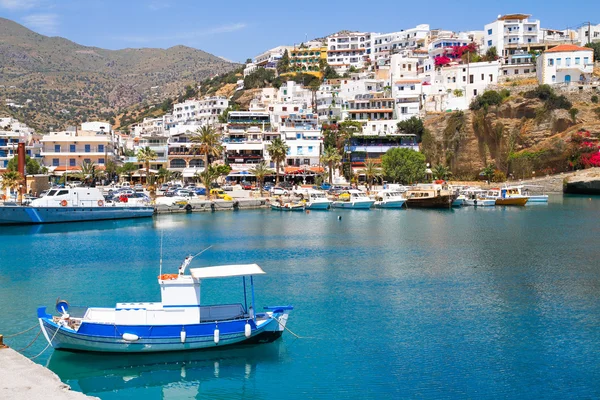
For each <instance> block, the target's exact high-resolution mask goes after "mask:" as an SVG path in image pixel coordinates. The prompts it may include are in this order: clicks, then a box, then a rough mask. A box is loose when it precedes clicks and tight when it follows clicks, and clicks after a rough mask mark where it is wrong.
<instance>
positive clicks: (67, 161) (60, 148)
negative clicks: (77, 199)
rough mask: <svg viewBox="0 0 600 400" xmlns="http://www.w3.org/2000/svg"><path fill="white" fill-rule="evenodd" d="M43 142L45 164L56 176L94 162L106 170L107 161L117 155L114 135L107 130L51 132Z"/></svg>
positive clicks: (42, 152)
mask: <svg viewBox="0 0 600 400" xmlns="http://www.w3.org/2000/svg"><path fill="white" fill-rule="evenodd" d="M86 126H90V125H86ZM92 126H93V125H92ZM40 143H41V146H42V148H41V152H40V155H41V156H42V157H43V160H44V161H43V162H44V165H46V166H47V167H48V168H49V170H50V171H51V172H53V174H54V175H62V174H63V173H64V172H65V171H67V170H69V171H71V170H73V171H76V170H79V169H80V167H81V165H82V164H83V163H94V164H95V165H96V166H97V167H99V168H101V169H103V168H104V166H105V165H106V162H107V161H108V160H110V159H115V157H116V155H117V154H116V152H115V146H114V138H113V135H112V133H110V130H104V129H102V130H97V131H87V130H77V129H73V130H67V131H62V132H50V133H49V134H47V135H44V136H42V138H41V139H40Z"/></svg>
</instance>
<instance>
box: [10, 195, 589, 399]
mask: <svg viewBox="0 0 600 400" xmlns="http://www.w3.org/2000/svg"><path fill="white" fill-rule="evenodd" d="M338 215H340V216H342V219H341V220H338V218H337V216H338ZM599 215H600V199H589V198H587V197H568V198H564V199H563V198H562V197H560V196H559V197H555V198H552V199H551V203H550V204H547V205H531V206H527V207H525V208H491V209H486V208H479V209H473V208H464V209H458V210H453V211H435V210H401V211H396V210H372V211H345V210H338V211H333V212H332V211H330V212H311V213H310V214H304V213H279V212H272V211H269V210H265V211H244V212H231V213H228V212H219V213H214V214H210V213H206V214H194V215H165V216H160V217H157V218H156V219H155V220H148V221H120V222H102V223H98V222H94V223H79V224H66V225H54V226H44V227H11V228H7V227H3V228H0V288H1V292H0V293H1V294H0V296H1V304H2V306H1V307H0V332H1V333H4V334H5V335H8V334H11V333H13V332H17V331H20V330H24V329H26V328H28V327H30V326H32V325H33V324H35V323H36V319H35V310H36V307H37V306H38V305H48V306H49V307H52V306H53V304H54V302H55V300H56V298H57V297H59V296H60V297H62V298H65V299H67V300H68V301H69V302H70V303H71V304H77V305H94V306H114V303H115V302H117V301H155V300H158V299H159V293H158V287H157V283H156V276H157V274H158V259H159V250H158V248H159V242H160V232H161V231H163V232H164V271H165V272H175V270H176V268H177V266H178V265H179V263H180V261H181V260H182V258H183V257H184V256H185V255H187V254H188V253H196V252H198V251H200V250H202V249H204V248H205V247H207V246H209V245H213V248H211V249H210V250H209V251H207V252H206V253H204V254H203V255H202V256H201V258H200V259H198V260H195V261H194V263H193V265H192V266H205V265H214V264H228V263H247V262H256V263H258V264H259V265H261V266H262V267H263V268H264V269H265V271H267V275H265V276H262V277H259V278H258V279H257V295H256V297H257V304H260V305H261V306H262V305H273V304H287V303H290V304H293V305H294V306H295V307H296V309H295V310H294V311H293V312H292V314H291V317H290V321H289V325H288V326H289V328H290V329H291V330H292V331H294V332H295V333H296V334H298V335H300V336H303V337H304V338H301V339H296V338H294V337H293V336H292V335H290V334H289V333H285V334H284V337H283V339H282V340H280V341H277V342H276V343H273V344H270V345H260V346H254V347H242V348H235V349H230V350H222V349H219V350H215V351H209V352H194V353H181V354H167V355H161V354H151V355H142V356H134V355H116V356H115V355H109V356H107V355H85V354H75V353H65V352H56V353H53V352H52V351H51V350H48V351H47V352H45V353H44V354H43V355H42V356H40V357H39V358H38V359H36V361H38V362H39V363H41V364H43V365H47V366H48V367H49V368H51V369H52V370H54V371H55V372H56V373H58V375H59V376H60V377H61V378H62V379H63V380H64V381H65V382H67V383H68V384H69V385H71V386H72V387H73V388H74V389H77V390H81V391H83V392H85V393H87V394H90V395H94V396H98V397H100V398H102V399H154V398H165V399H185V398H258V399H262V398H264V399H271V398H307V397H308V398H385V397H388V398H436V399H438V398H478V399H479V398H484V399H485V398H512V399H515V398H518V399H523V398H527V399H539V398H546V399H547V398H552V399H564V398H598V397H600V384H599V383H598V382H600V301H599V300H600V262H599V258H600V251H599V246H598V245H599V243H600V225H599V224H598V216H599ZM203 296H206V298H207V300H209V301H219V300H220V299H222V300H223V301H240V298H241V285H240V282H239V281H238V280H225V281H222V282H219V281H210V282H209V281H207V282H205V283H204V284H203ZM34 336H35V332H29V333H28V334H25V335H23V337H19V338H16V339H12V340H11V339H9V340H7V342H9V344H10V345H11V346H12V347H14V348H20V347H23V346H25V345H26V344H27V343H29V341H30V340H31V339H32V338H33V337H34ZM44 346H45V342H44V341H43V340H41V339H40V340H38V341H37V342H36V343H35V344H34V345H33V346H32V347H31V349H28V350H27V351H26V354H28V355H29V356H32V355H35V354H37V353H39V352H40V351H41V350H42V349H43V348H44Z"/></svg>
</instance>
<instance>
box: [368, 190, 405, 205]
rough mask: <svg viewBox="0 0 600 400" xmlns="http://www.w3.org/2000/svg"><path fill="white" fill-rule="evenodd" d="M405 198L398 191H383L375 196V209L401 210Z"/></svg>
mask: <svg viewBox="0 0 600 400" xmlns="http://www.w3.org/2000/svg"><path fill="white" fill-rule="evenodd" d="M405 202H406V198H405V197H404V195H403V194H402V193H401V192H400V191H398V190H392V189H384V190H382V191H380V192H379V193H377V194H376V195H375V208H402V207H403V206H404V203H405Z"/></svg>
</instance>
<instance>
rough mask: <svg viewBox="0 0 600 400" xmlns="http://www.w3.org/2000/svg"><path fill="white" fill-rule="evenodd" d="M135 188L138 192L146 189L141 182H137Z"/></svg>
mask: <svg viewBox="0 0 600 400" xmlns="http://www.w3.org/2000/svg"><path fill="white" fill-rule="evenodd" d="M133 190H135V191H136V192H143V191H144V186H143V185H142V184H141V183H136V184H135V185H134V186H133Z"/></svg>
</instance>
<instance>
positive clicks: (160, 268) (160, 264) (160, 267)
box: [158, 231, 164, 275]
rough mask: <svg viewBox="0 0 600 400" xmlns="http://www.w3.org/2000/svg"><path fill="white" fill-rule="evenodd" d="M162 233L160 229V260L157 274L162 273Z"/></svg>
mask: <svg viewBox="0 0 600 400" xmlns="http://www.w3.org/2000/svg"><path fill="white" fill-rule="evenodd" d="M163 233H164V231H160V261H159V265H158V269H159V272H158V275H162V260H163Z"/></svg>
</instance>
